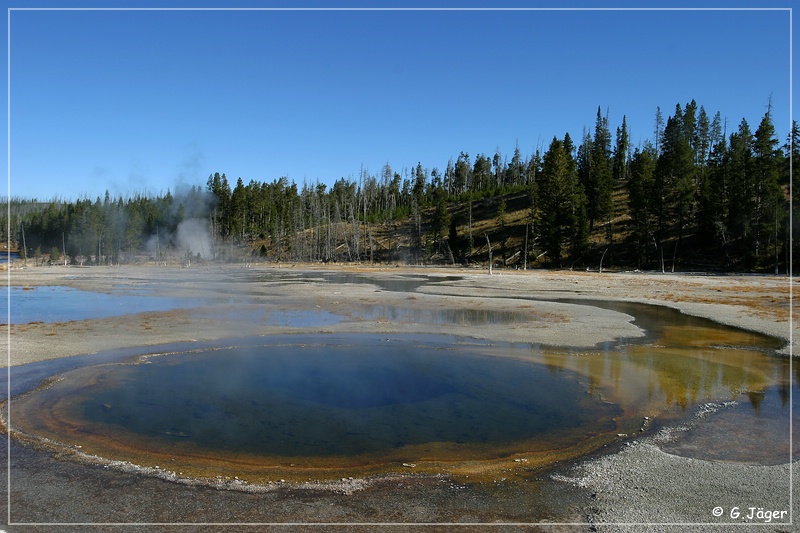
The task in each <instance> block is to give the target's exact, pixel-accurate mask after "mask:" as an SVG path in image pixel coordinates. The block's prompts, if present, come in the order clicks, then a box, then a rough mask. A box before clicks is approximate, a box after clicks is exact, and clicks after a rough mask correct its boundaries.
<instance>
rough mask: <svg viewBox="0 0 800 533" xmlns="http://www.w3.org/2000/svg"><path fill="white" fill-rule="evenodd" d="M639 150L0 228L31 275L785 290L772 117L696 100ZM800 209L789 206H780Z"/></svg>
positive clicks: (41, 213) (263, 190)
mask: <svg viewBox="0 0 800 533" xmlns="http://www.w3.org/2000/svg"><path fill="white" fill-rule="evenodd" d="M654 124H655V127H654V129H653V135H652V138H651V139H650V140H648V141H645V142H643V143H642V144H641V145H640V146H636V147H633V146H632V145H631V142H630V140H629V132H628V126H627V121H626V118H625V117H623V119H622V123H621V124H619V125H618V126H617V127H616V128H615V129H614V130H613V131H612V129H611V126H610V125H609V124H608V118H607V116H603V114H602V113H601V109H600V108H598V110H597V116H596V117H595V120H594V127H593V129H592V130H589V131H586V130H585V131H584V132H583V133H582V135H581V136H580V137H579V138H574V137H572V136H570V134H569V133H567V134H565V135H564V136H563V137H554V138H553V139H552V141H551V142H550V143H549V145H548V146H547V147H546V149H544V147H542V148H541V149H540V150H536V151H535V152H534V153H532V154H527V155H524V154H523V153H522V152H521V151H520V149H519V147H516V148H515V149H514V151H513V154H511V156H510V158H509V156H508V155H504V154H501V153H500V151H499V149H498V150H497V151H495V153H493V154H492V155H487V154H484V153H478V154H475V155H474V156H471V155H470V154H468V153H466V152H461V153H460V154H459V155H458V157H457V158H456V159H455V161H454V160H453V159H450V160H449V161H447V163H446V165H445V166H444V168H443V169H440V168H432V169H428V168H423V166H422V165H421V164H419V163H418V164H416V166H412V167H408V168H403V169H402V170H400V171H397V170H396V169H393V168H392V167H391V166H390V165H389V164H388V163H387V164H386V165H384V166H383V168H381V169H380V171H379V172H377V173H371V172H370V171H368V170H367V169H361V170H360V171H359V173H358V175H357V176H355V177H352V176H351V177H349V178H344V177H342V178H339V179H337V180H336V181H334V182H333V184H332V185H326V184H325V183H322V182H319V181H317V182H314V183H303V184H301V185H298V184H296V183H294V182H290V181H289V180H288V179H287V178H285V177H281V178H277V179H275V180H274V181H271V182H259V181H255V180H250V181H249V182H245V180H243V179H242V178H241V177H240V178H238V179H236V180H235V182H234V180H230V179H228V178H227V177H226V175H225V174H224V173H219V172H216V173H213V174H211V175H210V176H209V177H208V180H207V182H206V183H205V184H204V185H199V184H198V185H194V186H192V187H189V188H187V189H185V190H177V191H174V193H173V192H170V191H167V192H166V193H165V194H159V195H155V196H153V195H140V194H134V195H129V196H119V197H112V196H111V195H110V194H109V193H108V192H107V193H106V194H105V196H104V197H103V198H99V197H98V198H96V199H89V198H85V197H84V198H81V199H77V200H60V199H58V197H55V198H54V199H53V200H50V201H41V200H37V199H25V198H14V197H12V198H9V199H7V202H8V209H7V210H6V213H4V214H3V215H2V218H3V219H4V220H3V223H2V225H0V227H2V228H3V231H4V232H6V235H5V236H4V237H5V238H6V240H7V241H8V242H10V245H11V249H12V250H19V253H20V256H21V259H23V260H24V261H25V262H27V263H28V264H47V263H50V264H74V265H109V264H120V263H137V262H138V263H144V262H163V263H167V262H169V261H173V262H175V261H181V262H184V263H190V264H192V263H193V264H197V263H198V262H200V263H204V262H209V261H228V262H240V261H243V262H252V261H265V262H279V263H286V262H361V263H374V264H414V265H422V264H426V265H432V264H442V265H482V266H486V265H487V263H488V262H490V261H491V264H492V265H493V266H494V267H495V268H502V267H505V268H532V267H544V268H581V269H591V270H598V269H600V270H604V269H631V270H632V269H640V270H659V271H719V272H724V271H738V272H770V273H786V272H788V271H790V270H791V269H790V267H789V265H790V264H791V261H790V257H791V256H792V255H793V253H792V252H793V251H794V252H796V251H797V250H796V247H795V249H794V250H793V245H792V242H791V239H790V236H791V233H792V231H791V230H792V228H791V225H792V220H794V219H796V217H792V216H791V214H792V213H791V209H790V206H791V205H798V202H797V198H792V195H793V194H794V195H797V194H798V193H797V191H796V190H794V191H793V189H792V188H791V186H790V184H791V169H792V167H794V168H798V166H799V165H798V163H800V159H799V158H800V128H798V126H797V123H796V122H794V123H793V124H792V128H791V132H790V133H789V135H788V136H787V138H786V139H784V140H783V142H782V141H781V140H780V139H779V138H778V136H777V134H776V131H775V126H774V123H773V117H772V115H771V109H768V111H767V112H766V113H765V114H764V116H763V117H762V118H761V120H760V122H759V123H758V125H757V126H756V127H755V130H754V129H753V127H752V126H751V125H750V124H748V122H747V121H746V120H745V119H742V120H741V122H739V124H738V125H735V126H731V125H729V124H728V122H727V120H724V119H723V118H722V117H721V116H720V113H716V114H714V115H713V116H711V115H709V114H708V113H707V112H706V110H705V109H704V108H703V107H702V106H698V105H697V103H696V102H695V101H694V100H693V101H691V102H689V103H687V104H685V105H681V104H678V105H676V106H675V109H674V111H673V112H672V114H671V115H668V116H666V118H665V117H664V114H663V113H662V111H661V109H660V108H659V109H657V111H656V116H655V121H654ZM792 200H794V201H792Z"/></svg>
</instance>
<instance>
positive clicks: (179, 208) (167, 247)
mask: <svg viewBox="0 0 800 533" xmlns="http://www.w3.org/2000/svg"><path fill="white" fill-rule="evenodd" d="M215 204H216V197H215V196H214V195H213V194H211V193H210V192H207V191H203V190H202V189H200V188H197V187H185V186H179V187H178V188H177V190H176V193H175V196H174V201H173V204H172V209H171V211H170V218H171V224H170V227H162V228H158V232H157V233H156V234H154V235H151V236H150V237H149V238H148V239H147V241H146V243H145V247H146V248H147V251H148V252H149V253H151V254H152V255H153V256H155V257H157V258H158V259H163V258H165V257H166V256H169V255H176V256H178V257H184V258H186V257H192V258H194V257H197V256H200V257H201V258H203V259H211V258H213V256H214V252H213V239H212V235H211V227H210V226H211V218H210V215H211V213H212V212H213V209H214V206H215ZM172 228H174V230H173V229H172Z"/></svg>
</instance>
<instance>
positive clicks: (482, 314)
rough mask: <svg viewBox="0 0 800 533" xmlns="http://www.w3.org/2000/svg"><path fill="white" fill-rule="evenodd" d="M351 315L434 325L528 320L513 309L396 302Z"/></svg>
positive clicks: (495, 323) (356, 311) (354, 312)
mask: <svg viewBox="0 0 800 533" xmlns="http://www.w3.org/2000/svg"><path fill="white" fill-rule="evenodd" d="M352 316H353V317H354V318H357V319H359V320H377V321H382V322H411V323H416V324H436V325H447V324H457V325H467V326H471V325H489V326H494V325H498V324H516V323H521V322H526V321H529V320H531V318H530V317H528V316H526V315H523V314H522V313H518V312H514V311H498V310H493V309H464V308H452V309H439V308H437V309H424V308H415V307H401V306H396V305H371V306H365V307H363V308H361V309H357V310H355V311H353V313H352Z"/></svg>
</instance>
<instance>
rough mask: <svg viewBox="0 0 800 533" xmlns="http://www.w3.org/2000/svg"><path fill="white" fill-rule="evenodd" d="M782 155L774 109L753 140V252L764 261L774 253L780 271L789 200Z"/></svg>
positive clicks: (766, 115) (768, 114)
mask: <svg viewBox="0 0 800 533" xmlns="http://www.w3.org/2000/svg"><path fill="white" fill-rule="evenodd" d="M770 107H771V105H770ZM782 157H783V154H782V153H781V151H780V150H779V148H778V138H777V137H776V135H775V126H774V125H773V124H772V116H771V109H770V110H768V111H767V113H766V114H765V115H764V118H763V119H762V120H761V123H760V124H759V126H758V129H757V130H756V133H755V137H754V143H753V171H754V174H755V175H754V177H753V179H754V185H755V187H754V198H753V204H754V206H755V209H754V212H753V214H752V216H753V218H754V220H753V226H754V230H755V235H754V239H753V240H754V244H755V250H753V254H754V255H755V257H756V258H757V260H759V259H760V260H762V262H763V263H766V262H767V260H768V259H767V258H769V257H770V255H771V259H773V260H774V261H773V264H774V271H775V273H776V274H777V273H778V265H779V257H778V255H779V252H778V246H779V242H780V237H779V227H780V226H781V225H782V224H783V219H784V216H785V207H784V204H785V202H784V197H783V191H782V190H781V187H780V169H781V166H782V165H783V162H782ZM769 249H771V250H769ZM770 251H771V252H772V253H771V254H770Z"/></svg>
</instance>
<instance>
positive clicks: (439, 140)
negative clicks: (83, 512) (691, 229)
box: [0, 0, 800, 199]
mask: <svg viewBox="0 0 800 533" xmlns="http://www.w3.org/2000/svg"><path fill="white" fill-rule="evenodd" d="M6 4H7V5H8V6H10V7H12V8H13V7H34V6H45V7H46V6H58V7H69V6H70V5H73V2H70V1H62V2H57V3H56V2H49V3H46V2H38V3H37V2H35V1H26V2H22V1H17V2H14V1H13V0H12V1H11V2H9V1H8V0H6ZM123 4H124V5H125V6H126V7H149V6H159V7H163V6H166V5H172V6H176V7H209V6H215V5H220V4H222V5H224V6H226V7H227V6H232V5H234V4H232V3H224V4H223V3H222V2H217V3H202V2H183V3H179V2H173V3H172V4H166V3H164V2H158V3H156V2H149V3H146V2H141V1H139V2H137V1H135V0H133V1H129V2H124V3H123V2H114V3H112V2H94V3H92V2H88V3H82V4H80V5H81V6H84V7H85V6H96V7H109V6H112V7H120V6H122V5H123ZM74 5H78V4H74ZM235 5H240V6H246V7H251V6H262V7H269V6H279V5H288V6H299V5H301V4H299V3H297V2H284V3H283V4H278V3H275V2H273V3H268V2H250V3H241V2H240V3H238V4H235ZM303 5H307V6H314V5H320V3H319V2H318V3H317V4H313V3H306V4H303ZM324 5H326V6H331V5H334V4H332V3H331V2H326V3H324ZM337 5H340V6H376V5H377V6H381V7H385V6H387V5H389V4H387V3H385V2H382V3H378V2H372V3H360V4H357V3H353V2H350V3H342V2H340V3H339V4H337ZM395 5H402V6H413V5H414V4H412V3H410V2H398V3H397V4H395ZM419 5H425V6H431V5H434V4H432V3H430V2H425V3H420V4H419ZM437 5H439V6H454V5H459V6H481V5H483V6H485V5H487V3H486V2H483V3H475V2H469V1H464V2H460V3H458V4H454V3H452V2H450V3H448V2H446V1H443V2H441V3H439V4H437ZM489 5H492V6H493V4H489ZM498 5H499V4H498ZM503 5H506V6H511V7H520V6H524V7H545V6H550V7H562V6H572V7H582V6H586V5H592V6H604V7H627V6H633V7H637V6H638V7H653V6H658V5H659V4H658V3H654V2H632V1H627V2H625V1H621V2H615V3H610V2H605V1H598V2H583V3H578V2H572V3H565V2H550V3H543V2H535V1H528V2H521V1H520V2H516V3H511V2H509V3H505V4H503ZM662 5H664V6H669V7H674V6H680V5H681V4H679V3H676V2H665V3H663V4H662ZM683 5H690V6H697V5H698V3H697V2H690V3H686V4H683ZM705 5H706V6H708V7H759V8H761V7H770V6H771V7H783V8H786V7H792V2H790V1H787V0H777V1H772V2H763V1H762V2H758V1H756V0H753V1H751V2H743V1H740V2H735V1H732V2H713V3H711V2H710V3H708V4H705ZM789 21H790V15H789V12H788V11H786V10H784V11H762V10H759V11H733V10H722V11H669V10H666V11H652V10H647V11H642V10H619V11H616V10H615V11H596V10H578V11H565V10H556V11H411V10H403V11H231V10H217V11H197V10H193V11H192V10H190V11H130V10H119V11H87V10H68V11H63V10H58V11H57V10H41V11H27V10H16V9H15V10H12V11H10V24H9V27H10V32H11V37H10V54H9V56H10V69H9V71H10V91H11V96H10V158H11V162H10V179H9V183H10V193H11V195H12V196H21V197H29V198H30V197H36V198H39V199H51V198H53V197H55V196H58V197H61V198H64V199H74V198H78V197H83V196H87V197H89V198H91V199H94V198H95V197H97V196H99V195H102V194H103V193H104V191H105V190H109V191H110V192H111V194H112V195H117V194H123V195H128V194H135V193H150V194H157V193H161V192H166V190H168V189H169V190H172V191H175V190H176V188H177V187H179V186H181V185H202V186H204V185H205V182H206V179H207V178H208V176H209V174H212V173H213V172H217V171H218V172H224V173H226V175H227V176H228V179H229V180H230V181H231V183H232V185H233V184H235V182H236V179H237V178H239V177H241V178H242V179H243V180H244V181H245V183H247V182H249V181H250V180H251V179H254V180H257V181H273V180H275V179H277V178H279V177H281V176H286V177H288V178H289V179H290V180H293V181H295V182H297V183H298V184H299V185H300V184H302V183H303V181H304V180H306V181H308V182H314V181H316V180H319V181H321V182H324V183H328V184H331V183H333V181H334V180H335V179H337V178H340V177H346V178H351V179H357V177H358V174H359V171H360V169H361V168H362V167H363V168H365V169H367V170H368V171H369V172H370V173H373V174H377V173H379V172H380V170H381V167H382V166H383V165H384V164H385V163H387V162H388V163H389V164H390V165H391V166H392V168H393V169H394V170H396V171H399V172H402V171H403V169H404V168H407V169H410V168H412V167H414V166H416V164H417V163H418V162H421V163H422V165H423V166H424V167H426V168H428V169H432V168H434V167H438V168H439V169H440V170H442V171H443V170H444V169H445V167H446V166H447V162H448V160H449V159H451V158H452V159H453V160H455V159H456V158H457V157H458V155H459V152H461V151H464V152H468V153H469V154H470V156H471V157H472V158H473V160H474V157H475V155H477V154H478V153H484V154H486V155H488V156H489V157H491V156H493V155H494V153H495V151H496V150H497V149H498V148H499V149H500V152H501V153H502V154H503V155H504V156H505V157H507V158H508V159H509V160H510V158H511V156H512V155H513V151H514V147H515V145H517V144H518V145H519V147H520V149H521V151H522V154H523V156H529V155H530V154H532V153H533V152H534V151H535V150H536V149H537V148H542V150H546V148H547V145H548V144H549V142H550V140H551V139H552V138H553V136H558V137H563V135H564V133H565V132H569V133H570V135H571V136H572V138H573V139H574V140H575V141H576V142H579V141H580V138H581V135H582V132H583V130H584V128H586V129H587V130H589V131H593V127H594V121H595V116H596V113H597V107H598V106H600V107H601V109H602V111H603V113H604V114H605V113H607V114H608V119H609V124H610V126H611V129H612V132H613V131H614V130H615V129H616V128H617V127H618V126H620V125H621V122H622V116H623V115H626V116H627V120H628V125H629V129H630V131H631V141H632V143H633V144H634V146H635V145H638V144H639V143H640V142H642V141H644V140H645V139H652V136H653V134H652V131H653V127H654V120H655V119H654V117H655V113H656V108H657V106H661V109H662V112H663V113H664V116H665V117H667V116H669V115H671V114H672V113H673V111H674V109H675V105H676V104H677V103H680V104H681V105H684V104H686V103H687V102H688V101H690V100H691V99H695V100H696V101H697V103H698V104H699V105H702V106H704V107H705V109H706V111H707V112H708V113H709V114H710V115H711V116H713V114H714V113H716V112H717V111H719V112H720V113H721V114H722V116H723V117H724V118H727V119H728V133H730V132H731V131H732V130H733V129H735V128H736V127H737V126H738V124H739V122H740V121H741V119H742V118H746V119H747V121H748V122H749V123H750V125H751V128H752V130H753V131H755V129H756V127H757V126H758V123H759V122H760V120H761V118H762V116H763V115H764V113H765V112H766V109H767V107H766V106H767V103H768V100H769V98H770V96H772V104H773V113H774V119H775V123H776V128H777V131H778V135H779V137H780V140H781V143H783V142H784V140H785V138H786V135H787V133H788V131H789V124H790V75H791V72H790V71H791V68H790V23H789ZM4 31H5V30H4ZM798 35H800V34H798ZM7 41H8V39H6V42H7ZM795 57H798V56H797V54H795ZM2 136H3V138H4V140H5V139H6V136H5V132H3V134H2ZM4 161H5V160H4ZM0 194H4V192H3V193H0Z"/></svg>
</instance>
